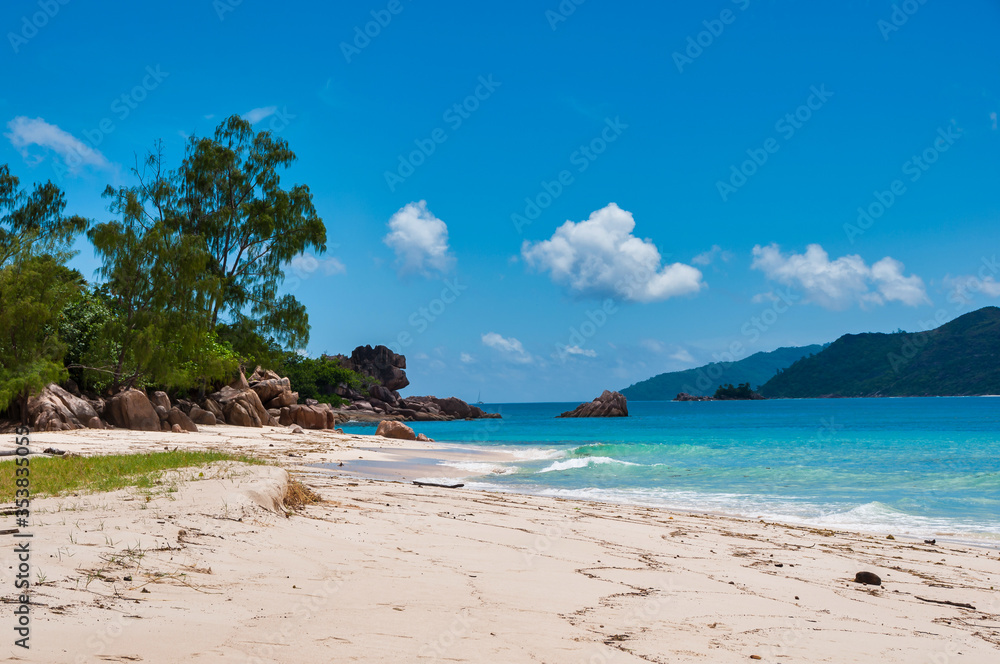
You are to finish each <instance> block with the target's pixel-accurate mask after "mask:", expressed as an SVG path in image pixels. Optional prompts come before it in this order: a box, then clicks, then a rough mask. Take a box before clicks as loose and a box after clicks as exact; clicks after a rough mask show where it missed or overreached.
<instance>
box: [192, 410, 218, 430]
mask: <svg viewBox="0 0 1000 664" xmlns="http://www.w3.org/2000/svg"><path fill="white" fill-rule="evenodd" d="M188 417H190V418H191V421H192V422H194V423H195V424H202V425H207V426H213V425H215V424H217V423H218V421H217V420H216V419H215V415H214V414H213V413H211V412H209V411H207V410H205V409H203V408H199V407H198V406H192V407H191V412H190V413H188Z"/></svg>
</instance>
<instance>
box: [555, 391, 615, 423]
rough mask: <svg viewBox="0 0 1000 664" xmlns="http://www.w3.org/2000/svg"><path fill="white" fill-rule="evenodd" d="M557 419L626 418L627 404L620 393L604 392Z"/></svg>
mask: <svg viewBox="0 0 1000 664" xmlns="http://www.w3.org/2000/svg"><path fill="white" fill-rule="evenodd" d="M559 417H628V402H627V400H626V399H625V395H623V394H622V393H621V392H611V391H609V390H604V392H603V393H601V396H599V397H597V398H596V399H594V400H593V401H591V402H590V403H582V404H580V405H579V406H577V407H576V408H575V409H573V410H570V411H567V412H565V413H563V414H562V415H560V416H559Z"/></svg>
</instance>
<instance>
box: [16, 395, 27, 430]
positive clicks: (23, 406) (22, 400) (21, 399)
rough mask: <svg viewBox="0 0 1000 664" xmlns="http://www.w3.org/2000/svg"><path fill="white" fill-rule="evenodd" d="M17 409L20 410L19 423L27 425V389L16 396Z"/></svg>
mask: <svg viewBox="0 0 1000 664" xmlns="http://www.w3.org/2000/svg"><path fill="white" fill-rule="evenodd" d="M17 409H18V410H19V411H21V412H20V416H21V424H23V425H24V426H28V391H27V390H25V391H23V392H21V394H19V395H18V397H17Z"/></svg>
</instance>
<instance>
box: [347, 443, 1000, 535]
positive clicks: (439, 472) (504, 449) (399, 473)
mask: <svg viewBox="0 0 1000 664" xmlns="http://www.w3.org/2000/svg"><path fill="white" fill-rule="evenodd" d="M355 435H357V434H355ZM424 445H425V446H426V447H420V448H418V449H408V448H406V447H400V448H395V449H393V450H392V451H391V453H389V454H385V453H383V455H382V456H381V457H380V459H379V461H377V462H376V463H367V462H365V463H362V464H356V463H354V462H347V463H345V465H344V467H343V468H329V470H331V471H333V472H338V473H344V474H350V475H352V476H356V477H360V478H363V479H371V480H377V481H403V482H411V481H414V480H420V481H430V482H447V481H460V482H463V483H464V484H465V485H466V486H465V488H469V489H473V490H476V491H486V492H491V491H492V492H500V493H509V494H514V495H526V496H539V497H558V498H562V499H564V500H580V501H583V502H587V503H605V504H608V505H631V506H636V507H646V508H650V509H662V510H664V511H666V512H668V513H679V514H687V515H707V516H718V517H725V518H732V519H737V520H747V521H760V520H764V521H767V522H770V523H778V524H782V525H786V526H789V527H805V528H815V529H819V530H832V531H836V532H838V533H844V534H851V533H854V534H861V535H872V536H874V535H881V536H882V537H885V536H887V535H892V536H893V537H895V538H905V539H907V540H912V541H915V542H921V543H922V542H923V541H924V540H925V539H936V540H938V541H940V542H948V543H951V544H955V545H959V546H973V547H977V548H982V549H990V550H998V551H1000V533H993V532H982V533H976V532H961V531H958V532H953V531H952V532H949V531H948V530H947V529H943V528H938V527H937V525H938V524H934V525H929V526H928V528H927V530H928V532H926V533H923V534H916V533H911V532H907V531H906V530H905V527H903V526H898V527H896V528H893V527H891V526H889V525H881V524H880V525H876V526H872V527H871V528H868V529H866V528H863V527H856V526H853V525H844V524H841V523H832V524H824V523H816V522H815V521H814V519H815V517H795V516H792V515H782V514H773V513H763V512H762V511H759V510H755V511H753V512H750V511H744V512H739V511H735V510H727V509H725V508H719V509H712V508H710V507H685V506H681V505H675V504H670V503H669V502H664V501H657V500H653V499H650V500H640V499H637V498H628V497H622V498H616V497H614V496H609V495H607V494H605V495H600V496H593V497H592V496H587V495H580V494H584V493H585V492H586V491H587V489H584V488H579V489H559V488H557V487H545V488H541V489H540V490H534V491H532V490H529V489H527V488H526V487H523V486H515V485H507V484H503V483H502V479H499V480H497V482H496V483H493V482H490V481H488V480H489V478H491V477H493V476H497V477H499V478H503V477H504V476H505V475H507V474H508V473H495V472H492V471H491V469H490V467H493V468H512V467H513V466H514V464H516V463H517V462H518V461H525V460H536V459H535V458H534V457H529V458H527V459H526V458H524V457H519V456H518V452H519V451H525V450H529V449H530V450H536V451H539V452H542V451H547V450H545V449H544V446H538V447H531V448H524V450H521V449H519V448H517V447H512V446H504V445H495V446H493V445H491V446H478V445H472V444H461V443H451V442H440V441H439V442H432V443H425V444H424ZM370 451H373V450H370ZM552 451H553V452H557V453H558V452H560V451H561V450H557V449H555V448H553V450H552ZM428 452H434V455H430V456H429V455H428V454H427V453H428ZM558 458H561V457H560V456H553V457H552V459H553V460H557V459H558ZM422 471H423V472H422ZM555 492H563V493H562V495H559V494H557V493H555ZM572 494H576V495H572Z"/></svg>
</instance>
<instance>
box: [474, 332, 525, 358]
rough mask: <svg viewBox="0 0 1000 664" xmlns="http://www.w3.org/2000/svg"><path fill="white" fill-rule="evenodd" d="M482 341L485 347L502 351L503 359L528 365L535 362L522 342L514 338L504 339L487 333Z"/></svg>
mask: <svg viewBox="0 0 1000 664" xmlns="http://www.w3.org/2000/svg"><path fill="white" fill-rule="evenodd" d="M482 339H483V345H484V346H488V347H489V348H494V349H496V350H498V351H500V354H501V355H502V356H503V358H504V359H506V360H508V361H510V362H515V363H517V364H528V363H529V362H531V361H532V360H533V358H532V357H531V355H530V354H529V353H528V352H527V351H526V350H524V346H523V345H522V344H521V342H520V341H518V340H517V339H515V338H514V337H503V336H501V335H499V334H497V333H496V332H487V333H486V334H484V335H483V336H482Z"/></svg>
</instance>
